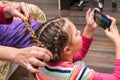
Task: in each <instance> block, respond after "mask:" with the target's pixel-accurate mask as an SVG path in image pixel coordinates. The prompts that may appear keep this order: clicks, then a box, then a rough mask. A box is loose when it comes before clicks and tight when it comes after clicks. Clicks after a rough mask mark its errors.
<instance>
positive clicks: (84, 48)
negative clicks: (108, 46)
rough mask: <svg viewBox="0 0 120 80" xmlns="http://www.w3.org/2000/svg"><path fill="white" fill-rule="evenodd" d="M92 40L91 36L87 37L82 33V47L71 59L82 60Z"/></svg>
mask: <svg viewBox="0 0 120 80" xmlns="http://www.w3.org/2000/svg"><path fill="white" fill-rule="evenodd" d="M92 40H93V38H87V37H85V36H84V35H82V48H81V49H80V51H79V52H78V53H76V54H75V56H74V57H73V61H77V60H82V59H83V58H84V57H85V55H86V53H87V52H88V49H89V47H90V45H91V42H92Z"/></svg>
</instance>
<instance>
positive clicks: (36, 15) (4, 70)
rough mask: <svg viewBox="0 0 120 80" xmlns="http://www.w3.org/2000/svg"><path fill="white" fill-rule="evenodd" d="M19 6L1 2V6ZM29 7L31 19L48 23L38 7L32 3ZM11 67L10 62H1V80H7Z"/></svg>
mask: <svg viewBox="0 0 120 80" xmlns="http://www.w3.org/2000/svg"><path fill="white" fill-rule="evenodd" d="M17 4H18V2H10V1H0V6H9V5H17ZM27 5H28V7H29V12H30V16H31V19H34V20H36V21H38V22H41V23H44V22H46V21H47V19H46V15H45V14H44V12H43V11H42V10H41V9H40V8H39V7H38V6H36V5H34V4H30V3H27ZM14 19H19V18H14ZM10 67H11V63H10V62H8V61H0V80H6V77H7V75H8V72H9V69H10Z"/></svg>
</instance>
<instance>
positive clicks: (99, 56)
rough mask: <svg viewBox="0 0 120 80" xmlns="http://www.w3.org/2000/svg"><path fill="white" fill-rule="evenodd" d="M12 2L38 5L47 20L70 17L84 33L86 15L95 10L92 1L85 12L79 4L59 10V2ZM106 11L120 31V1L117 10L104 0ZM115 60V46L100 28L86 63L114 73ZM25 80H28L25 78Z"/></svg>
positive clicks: (35, 0) (96, 68)
mask: <svg viewBox="0 0 120 80" xmlns="http://www.w3.org/2000/svg"><path fill="white" fill-rule="evenodd" d="M12 1H25V2H29V3H32V4H36V5H38V6H39V7H40V8H41V9H42V10H43V11H44V12H45V14H46V15H47V19H52V18H54V17H57V16H64V17H68V18H69V19H70V20H72V21H73V23H75V25H76V26H77V28H78V29H80V30H81V31H83V29H84V27H85V24H86V21H85V14H86V11H87V10H88V8H89V7H90V8H93V7H95V6H94V3H92V0H90V1H89V2H88V3H87V4H86V6H85V7H84V8H83V11H79V10H77V3H75V4H73V6H71V7H70V9H69V10H58V0H12ZM104 1H105V3H104V9H103V13H105V14H109V15H110V16H113V17H115V18H116V19H117V25H118V28H119V30H120V5H119V4H120V1H119V0H116V1H117V4H118V5H117V8H116V9H113V8H112V5H111V4H112V3H111V0H104ZM114 60H115V50H114V45H113V44H112V43H111V41H110V40H109V39H108V38H107V37H106V35H105V34H104V30H103V29H102V28H101V27H98V28H97V29H96V31H95V36H94V41H93V42H92V45H91V47H90V50H89V51H88V54H87V56H86V57H85V59H84V61H85V63H86V65H88V66H89V67H90V68H93V69H95V70H96V71H100V72H107V73H108V72H109V73H112V72H113V68H114ZM23 80H28V78H26V77H25V78H24V79H23Z"/></svg>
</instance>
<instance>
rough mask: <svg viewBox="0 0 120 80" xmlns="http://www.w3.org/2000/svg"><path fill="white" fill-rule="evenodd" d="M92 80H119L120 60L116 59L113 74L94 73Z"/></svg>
mask: <svg viewBox="0 0 120 80" xmlns="http://www.w3.org/2000/svg"><path fill="white" fill-rule="evenodd" d="M93 80H120V59H116V61H115V68H114V73H113V74H107V73H99V72H95V74H94V78H93Z"/></svg>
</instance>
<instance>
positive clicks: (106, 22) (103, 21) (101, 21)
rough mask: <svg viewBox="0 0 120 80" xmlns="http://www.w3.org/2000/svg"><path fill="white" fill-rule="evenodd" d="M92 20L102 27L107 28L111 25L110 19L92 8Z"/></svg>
mask: <svg viewBox="0 0 120 80" xmlns="http://www.w3.org/2000/svg"><path fill="white" fill-rule="evenodd" d="M94 20H95V22H96V23H97V24H98V25H99V26H101V27H102V28H104V29H106V28H109V27H110V25H111V20H110V19H108V18H107V17H106V16H105V15H104V14H103V13H101V12H99V11H97V10H94Z"/></svg>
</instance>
